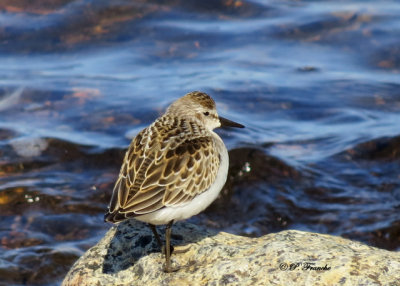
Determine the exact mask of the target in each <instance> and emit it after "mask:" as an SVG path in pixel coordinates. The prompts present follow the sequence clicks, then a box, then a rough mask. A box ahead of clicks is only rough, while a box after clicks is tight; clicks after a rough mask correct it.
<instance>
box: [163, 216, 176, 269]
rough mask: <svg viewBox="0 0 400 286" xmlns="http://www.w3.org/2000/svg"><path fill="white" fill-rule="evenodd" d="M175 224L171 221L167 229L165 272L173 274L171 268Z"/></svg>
mask: <svg viewBox="0 0 400 286" xmlns="http://www.w3.org/2000/svg"><path fill="white" fill-rule="evenodd" d="M173 223H174V221H173V220H171V221H170V222H169V223H168V224H167V226H166V228H165V271H166V272H168V273H169V272H172V268H171V228H172V224H173Z"/></svg>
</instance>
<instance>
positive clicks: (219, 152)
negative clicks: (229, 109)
mask: <svg viewBox="0 0 400 286" xmlns="http://www.w3.org/2000/svg"><path fill="white" fill-rule="evenodd" d="M224 126H227V127H236V128H244V126H243V125H242V124H239V123H236V122H234V121H231V120H229V119H226V118H223V117H221V116H219V115H218V113H217V109H216V104H215V101H214V100H213V99H212V98H211V96H209V95H208V94H206V93H204V92H200V91H192V92H189V93H187V94H186V95H184V96H183V97H181V98H179V99H177V100H175V101H174V102H173V103H172V104H171V105H170V106H169V107H168V108H167V110H166V111H165V113H164V114H163V115H161V116H160V117H159V118H157V119H156V120H155V121H154V122H153V123H152V124H151V125H149V126H148V127H147V128H145V129H143V130H142V131H140V132H139V133H138V134H137V135H136V137H135V138H134V139H133V140H132V141H131V143H130V145H129V148H128V150H127V152H126V154H125V157H124V160H123V163H122V166H121V169H120V172H119V176H118V179H117V181H116V183H115V186H114V189H113V192H112V196H111V200H110V203H109V205H108V211H107V212H106V214H105V216H104V220H105V221H106V222H112V223H119V222H122V221H124V220H127V219H132V218H133V219H136V220H139V221H142V222H145V223H147V224H148V225H149V227H150V228H151V230H152V232H153V235H154V237H155V239H156V241H157V243H158V245H159V246H160V248H161V249H162V250H163V252H165V267H164V271H165V272H167V273H170V272H173V271H177V270H178V269H179V268H176V269H173V268H172V266H171V254H172V251H173V247H172V246H171V228H172V225H173V223H174V222H176V221H180V220H185V219H187V218H190V217H192V216H194V215H197V214H198V213H200V212H201V211H203V210H204V209H205V208H207V207H208V206H209V205H210V204H211V203H212V202H213V201H214V200H215V199H216V198H217V196H218V194H219V192H220V191H221V189H222V188H223V186H224V184H225V182H226V179H227V174H228V167H229V157H228V151H227V149H226V147H225V144H224V143H223V141H222V139H221V138H220V137H219V136H218V135H217V134H216V133H215V132H214V131H213V130H214V129H215V128H218V127H224ZM159 225H166V227H165V246H163V244H162V241H161V238H160V236H159V234H158V232H157V229H156V226H159ZM163 247H164V248H163Z"/></svg>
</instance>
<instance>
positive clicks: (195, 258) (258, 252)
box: [62, 221, 400, 286]
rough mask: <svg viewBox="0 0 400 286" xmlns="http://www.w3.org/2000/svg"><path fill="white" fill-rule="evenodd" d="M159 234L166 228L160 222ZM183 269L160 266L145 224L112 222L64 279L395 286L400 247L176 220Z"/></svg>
mask: <svg viewBox="0 0 400 286" xmlns="http://www.w3.org/2000/svg"><path fill="white" fill-rule="evenodd" d="M160 230H161V228H159V232H160V233H162V232H163V230H164V228H162V231H160ZM172 243H173V244H174V245H182V247H183V245H187V246H188V247H189V250H188V251H187V252H185V253H180V254H177V253H175V254H173V256H172V261H173V265H175V266H178V265H179V266H180V267H181V269H180V270H179V271H177V272H174V273H169V274H168V273H164V272H163V266H164V262H165V259H164V256H163V255H162V254H161V253H160V251H159V249H158V246H157V243H156V241H155V240H154V239H153V236H152V233H151V231H150V229H149V228H148V227H147V226H146V225H144V224H142V223H140V222H136V221H127V222H123V223H122V224H120V225H119V226H118V227H112V228H111V229H110V230H109V231H108V232H107V234H106V236H105V237H104V238H103V239H102V240H101V241H100V242H99V243H98V244H97V245H95V246H93V247H92V248H91V249H89V250H88V251H87V252H86V253H85V254H84V255H83V256H82V257H81V258H80V259H79V260H78V261H77V262H76V263H75V264H74V265H73V267H72V268H71V270H70V271H69V273H68V274H67V276H66V277H65V279H64V281H63V284H62V285H64V286H67V285H147V286H148V285H391V286H400V253H399V252H390V251H386V250H382V249H378V248H374V247H370V246H366V245H364V244H361V243H359V242H354V241H350V240H347V239H344V238H341V237H336V236H331V235H322V234H316V233H309V232H303V231H295V230H288V231H282V232H279V233H272V234H268V235H265V236H263V237H259V238H247V237H242V236H236V235H232V234H228V233H223V232H220V233H212V232H209V231H206V230H204V229H202V228H199V227H196V226H194V225H192V224H188V223H184V222H183V223H177V224H176V225H174V227H173V241H172Z"/></svg>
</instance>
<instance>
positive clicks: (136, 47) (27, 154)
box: [0, 0, 400, 285]
mask: <svg viewBox="0 0 400 286" xmlns="http://www.w3.org/2000/svg"><path fill="white" fill-rule="evenodd" d="M14 2H15V1H1V2H0V27H1V28H0V210H1V213H0V225H1V227H0V238H1V245H0V284H1V285H27V284H29V285H57V284H59V283H60V281H61V280H62V278H63V277H64V275H65V274H66V272H67V271H68V269H69V267H70V266H71V265H72V264H73V262H74V261H75V260H76V259H77V258H78V257H79V256H80V255H82V254H83V253H84V251H85V250H86V249H88V248H89V247H90V246H92V245H93V244H95V243H96V242H97V241H98V240H99V239H100V238H101V237H102V235H103V234H104V233H105V232H106V231H107V230H108V229H109V227H110V225H107V224H105V223H104V222H103V214H104V211H105V209H106V206H107V204H108V202H109V199H110V195H111V190H112V187H113V184H114V181H115V179H116V176H117V174H118V170H119V167H120V164H121V162H122V157H123V154H124V152H125V149H126V147H127V145H128V144H129V141H130V138H132V137H133V136H134V135H135V134H136V133H137V132H138V131H140V130H141V129H142V128H144V127H145V126H146V125H148V124H149V123H150V122H152V121H153V120H154V119H155V118H156V117H157V116H158V115H160V114H161V113H162V111H163V110H164V109H165V107H166V106H168V104H169V103H171V102H172V101H173V100H174V99H176V98H177V97H180V96H182V95H183V94H185V93H186V92H188V91H192V90H202V91H205V92H208V93H209V94H211V95H212V96H213V97H214V98H215V99H216V101H217V107H218V109H219V112H220V114H221V115H223V116H225V117H227V118H230V119H232V120H235V121H237V122H240V123H242V124H244V125H246V129H244V130H220V131H218V132H219V134H220V135H221V136H222V137H223V139H224V141H225V142H226V145H227V146H228V148H229V149H230V157H231V168H230V175H229V179H228V182H227V185H226V187H225V188H224V190H223V191H222V194H221V197H220V198H219V199H218V200H217V201H216V202H215V203H214V204H213V205H212V206H211V207H210V208H209V209H207V211H206V212H204V213H202V214H201V215H199V216H196V217H194V218H192V219H190V221H191V222H193V223H197V224H201V225H205V226H207V227H209V228H214V229H216V230H223V231H229V232H232V233H236V234H241V235H248V236H260V235H264V234H267V233H270V232H276V231H280V230H284V229H300V230H307V231H316V232H321V233H329V234H335V235H341V236H343V237H348V238H351V239H354V240H358V241H362V242H364V243H367V244H369V245H372V246H377V247H380V248H384V249H389V250H400V239H399V237H400V235H399V234H400V212H399V210H400V177H399V172H398V170H399V167H400V166H399V165H400V163H399V162H400V161H399V159H400V147H399V146H400V132H399V122H400V113H399V111H400V92H399V90H400V88H399V87H400V77H399V71H400V48H399V45H400V42H399V40H398V39H400V18H399V17H398V15H399V12H400V3H399V2H397V1H379V2H376V1H261V0H259V1H231V0H229V1H124V0H120V1H113V2H112V3H110V1H93V0H84V1H83V0H82V1H78V0H76V1H61V0H49V1H45V2H46V3H44V2H43V1H38V2H37V3H36V2H34V3H31V1H18V2H16V3H14Z"/></svg>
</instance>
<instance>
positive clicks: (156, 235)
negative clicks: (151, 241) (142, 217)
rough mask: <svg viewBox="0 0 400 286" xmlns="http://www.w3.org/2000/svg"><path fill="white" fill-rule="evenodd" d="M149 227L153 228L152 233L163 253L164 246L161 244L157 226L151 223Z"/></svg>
mask: <svg viewBox="0 0 400 286" xmlns="http://www.w3.org/2000/svg"><path fill="white" fill-rule="evenodd" d="M149 227H150V228H151V231H152V232H153V234H154V237H155V238H156V240H157V243H158V246H159V247H160V249H161V251H162V248H163V244H162V242H161V238H160V236H159V235H158V232H157V229H156V226H155V225H154V224H151V223H149Z"/></svg>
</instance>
